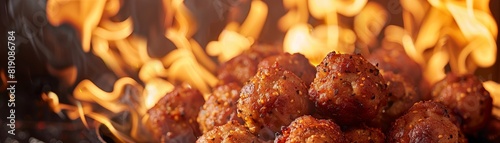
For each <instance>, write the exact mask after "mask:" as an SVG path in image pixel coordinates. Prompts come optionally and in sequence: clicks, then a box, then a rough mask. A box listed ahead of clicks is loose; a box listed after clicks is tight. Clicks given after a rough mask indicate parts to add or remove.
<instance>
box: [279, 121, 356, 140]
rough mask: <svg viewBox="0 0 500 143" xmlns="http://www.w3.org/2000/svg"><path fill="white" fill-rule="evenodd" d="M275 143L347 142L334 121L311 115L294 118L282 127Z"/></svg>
mask: <svg viewBox="0 0 500 143" xmlns="http://www.w3.org/2000/svg"><path fill="white" fill-rule="evenodd" d="M274 142H275V143H304V142H307V143H315V142H332V143H347V140H346V139H345V137H344V134H343V133H342V130H340V127H339V126H338V125H337V124H335V123H334V122H332V121H330V120H326V119H316V118H314V117H311V116H308V115H306V116H302V117H299V118H297V119H295V120H294V121H293V122H292V123H291V124H290V125H289V126H288V127H286V128H284V129H283V131H282V135H280V136H278V137H277V138H276V139H275V141H274Z"/></svg>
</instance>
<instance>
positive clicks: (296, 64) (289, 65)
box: [258, 53, 316, 87]
mask: <svg viewBox="0 0 500 143" xmlns="http://www.w3.org/2000/svg"><path fill="white" fill-rule="evenodd" d="M275 62H277V63H278V65H279V66H280V67H281V68H283V69H284V70H288V71H291V72H293V73H294V74H295V75H297V76H298V77H300V78H301V79H302V81H304V83H305V84H306V86H307V87H309V85H310V84H311V82H312V81H313V80H314V76H315V75H316V68H315V67H314V66H313V65H311V63H309V60H308V59H307V58H306V57H305V56H304V55H302V54H299V53H295V54H290V53H283V54H280V55H275V56H271V57H267V58H265V59H264V60H262V61H261V62H260V63H259V66H258V67H259V68H262V67H270V66H272V65H273V64H274V63H275Z"/></svg>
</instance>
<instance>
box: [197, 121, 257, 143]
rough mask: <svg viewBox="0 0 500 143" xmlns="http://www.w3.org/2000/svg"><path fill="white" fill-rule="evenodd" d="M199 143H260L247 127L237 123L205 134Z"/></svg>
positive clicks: (231, 123)
mask: <svg viewBox="0 0 500 143" xmlns="http://www.w3.org/2000/svg"><path fill="white" fill-rule="evenodd" d="M196 142H197V143H222V142H224V143H260V142H263V141H262V140H259V139H258V138H257V136H255V135H253V134H252V133H251V132H250V131H249V130H248V129H247V128H246V127H245V126H243V125H241V124H239V123H238V122H236V121H230V122H228V123H227V124H224V125H222V126H217V127H215V128H214V129H212V130H210V131H208V132H207V133H205V134H203V136H201V137H200V138H198V140H197V141H196Z"/></svg>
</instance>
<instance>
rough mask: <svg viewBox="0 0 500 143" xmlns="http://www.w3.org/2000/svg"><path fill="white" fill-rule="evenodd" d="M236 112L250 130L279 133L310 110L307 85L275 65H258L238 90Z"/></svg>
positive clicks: (259, 132)
mask: <svg viewBox="0 0 500 143" xmlns="http://www.w3.org/2000/svg"><path fill="white" fill-rule="evenodd" d="M237 111H238V116H239V117H240V118H242V119H243V120H244V121H245V124H246V126H247V127H248V128H249V129H250V131H252V132H253V133H257V134H261V135H262V134H263V133H262V132H261V131H266V130H270V131H271V132H272V133H274V132H279V131H280V129H281V127H282V126H288V125H289V124H290V123H291V122H292V121H293V120H294V119H295V118H297V117H300V116H302V115H305V114H309V113H310V101H309V99H308V98H307V88H306V85H305V84H304V83H303V82H302V80H301V79H300V78H299V77H297V76H296V75H295V74H293V73H292V72H290V71H287V70H283V69H281V68H280V67H279V66H277V65H275V66H272V67H269V68H260V69H259V71H258V72H257V74H256V75H255V76H254V77H252V78H251V79H250V81H249V82H248V83H247V84H246V85H245V86H243V88H242V89H241V93H240V99H239V100H238V110H237ZM272 138H274V137H272Z"/></svg>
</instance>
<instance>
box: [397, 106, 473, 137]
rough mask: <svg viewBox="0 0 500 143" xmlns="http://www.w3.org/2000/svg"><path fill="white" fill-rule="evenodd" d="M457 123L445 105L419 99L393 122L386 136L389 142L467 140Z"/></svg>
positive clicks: (454, 116)
mask: <svg viewBox="0 0 500 143" xmlns="http://www.w3.org/2000/svg"><path fill="white" fill-rule="evenodd" d="M458 125H459V123H458V120H457V117H456V115H454V114H453V113H452V112H451V111H450V110H449V109H447V107H446V106H444V105H442V104H440V103H436V102H433V101H421V102H417V103H415V104H414V105H413V106H412V107H411V108H410V109H409V110H408V112H406V114H405V115H403V116H401V117H400V118H398V119H397V120H396V121H395V122H394V123H393V125H392V127H391V129H390V133H389V134H388V136H387V138H388V142H389V143H410V142H461V143H463V142H467V139H466V138H465V136H464V135H463V133H462V131H461V130H460V128H459V127H458Z"/></svg>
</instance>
